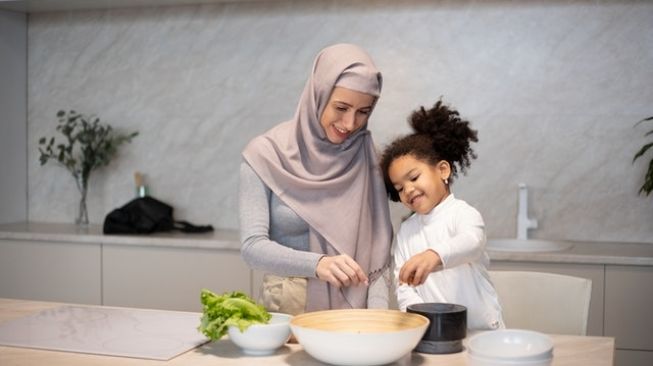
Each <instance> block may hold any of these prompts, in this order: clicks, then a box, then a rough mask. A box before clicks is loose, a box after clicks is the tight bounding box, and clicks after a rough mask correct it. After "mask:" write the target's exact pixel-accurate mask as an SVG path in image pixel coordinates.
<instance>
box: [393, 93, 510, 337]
mask: <svg viewBox="0 0 653 366" xmlns="http://www.w3.org/2000/svg"><path fill="white" fill-rule="evenodd" d="M409 123H410V125H411V127H412V128H413V130H414V133H413V134H410V135H408V136H404V137H402V138H399V139H397V140H395V141H394V142H392V143H391V144H390V146H388V147H387V148H386V150H385V152H384V153H383V156H382V159H381V168H382V171H383V174H384V179H385V184H386V190H387V192H388V195H389V196H390V199H391V200H392V201H395V202H397V201H399V200H401V202H402V203H403V204H404V205H405V206H406V207H408V208H409V209H410V210H412V211H414V214H413V215H411V216H410V217H409V218H408V219H406V220H405V221H404V222H403V223H402V224H401V227H400V229H399V232H398V233H397V244H396V247H395V249H394V260H395V273H394V274H395V280H396V282H397V300H398V303H399V307H400V308H401V310H406V307H407V306H408V305H410V304H414V303H423V302H445V303H455V304H460V305H464V306H466V307H467V327H468V328H469V329H473V330H480V329H497V328H503V327H505V325H504V323H503V319H502V316H501V306H500V305H499V301H498V298H497V294H496V291H495V290H494V287H493V285H492V283H491V282H490V278H489V276H488V273H487V267H488V265H489V262H490V260H489V257H488V255H487V253H486V252H485V242H486V239H485V230H484V227H485V224H484V223H483V218H482V217H481V214H480V213H479V212H478V211H477V210H476V209H474V208H473V207H472V206H470V205H469V204H467V203H466V202H465V201H462V200H459V199H456V198H455V197H454V195H453V193H451V189H450V186H451V184H452V182H453V178H454V177H456V176H457V173H458V170H461V171H462V172H463V173H464V172H465V170H466V168H468V167H469V164H470V161H471V160H472V159H474V158H476V155H475V154H474V151H473V149H472V148H471V147H470V143H471V142H477V141H478V138H477V137H476V131H475V130H472V129H471V128H470V126H469V122H468V121H465V120H462V119H460V117H459V114H458V111H456V110H453V109H450V108H448V107H447V106H445V105H443V104H442V101H438V102H437V103H436V104H435V106H433V108H431V109H429V110H426V109H424V107H421V108H420V109H418V110H416V111H414V112H413V113H412V115H411V116H410V118H409Z"/></svg>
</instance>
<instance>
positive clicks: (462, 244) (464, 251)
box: [432, 206, 486, 269]
mask: <svg viewBox="0 0 653 366" xmlns="http://www.w3.org/2000/svg"><path fill="white" fill-rule="evenodd" d="M451 225H453V232H455V233H456V235H454V236H453V237H451V239H450V240H447V241H446V242H440V243H433V246H432V248H433V249H434V250H435V251H436V252H437V253H438V254H439V255H440V259H441V260H442V266H443V268H445V269H446V268H451V267H456V266H459V265H461V264H465V263H469V262H472V261H474V260H476V259H478V258H479V257H480V256H481V255H482V254H483V251H484V250H485V242H486V239H485V223H484V222H483V217H482V216H481V214H480V213H479V212H478V211H477V210H476V209H475V208H473V207H471V206H465V209H462V210H459V211H458V212H457V213H456V215H455V216H454V217H453V220H452V221H451Z"/></svg>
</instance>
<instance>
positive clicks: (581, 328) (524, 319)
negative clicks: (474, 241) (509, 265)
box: [489, 271, 592, 335]
mask: <svg viewBox="0 0 653 366" xmlns="http://www.w3.org/2000/svg"><path fill="white" fill-rule="evenodd" d="M489 273H490V278H491V279H492V283H494V287H495V288H496V290H497V294H498V295H499V302H500V303H501V307H502V308H503V319H504V321H505V323H506V327H507V328H519V329H531V330H535V331H539V332H543V333H552V334H573V335H586V334H587V319H588V315H589V306H590V299H591V297H592V281H591V280H589V279H586V278H580V277H572V276H565V275H559V274H553V273H543V272H526V271H490V272H489Z"/></svg>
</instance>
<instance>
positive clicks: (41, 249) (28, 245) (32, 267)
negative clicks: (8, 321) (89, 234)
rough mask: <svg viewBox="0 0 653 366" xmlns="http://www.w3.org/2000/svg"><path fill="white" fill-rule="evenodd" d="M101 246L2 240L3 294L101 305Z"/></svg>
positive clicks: (0, 271) (0, 289) (0, 277)
mask: <svg viewBox="0 0 653 366" xmlns="http://www.w3.org/2000/svg"><path fill="white" fill-rule="evenodd" d="M100 258H101V254H100V245H93V244H86V243H84V244H70V243H59V242H41V241H24V240H0V297H7V298H17V299H29V300H43V301H59V302H73V303H78V304H94V305H98V304H101V299H102V297H101V286H100V284H101V280H100V268H101V259H100Z"/></svg>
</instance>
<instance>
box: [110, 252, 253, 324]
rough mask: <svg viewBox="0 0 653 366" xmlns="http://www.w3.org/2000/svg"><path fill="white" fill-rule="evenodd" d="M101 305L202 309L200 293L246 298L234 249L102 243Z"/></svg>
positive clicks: (246, 279) (244, 273)
mask: <svg viewBox="0 0 653 366" xmlns="http://www.w3.org/2000/svg"><path fill="white" fill-rule="evenodd" d="M103 248H104V249H103V255H102V273H103V276H102V287H103V291H102V293H103V296H104V301H103V303H104V304H105V305H111V306H127V307H143V308H154V309H168V310H185V311H201V310H202V307H201V303H200V290H201V289H202V288H207V289H209V290H211V291H213V292H216V293H222V292H225V291H234V290H240V291H243V292H246V293H250V294H251V288H252V280H251V271H250V269H249V268H248V267H247V265H246V264H245V263H244V262H243V261H242V260H241V259H240V252H239V251H237V250H216V249H198V248H192V249H184V248H177V247H145V246H135V245H103Z"/></svg>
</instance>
